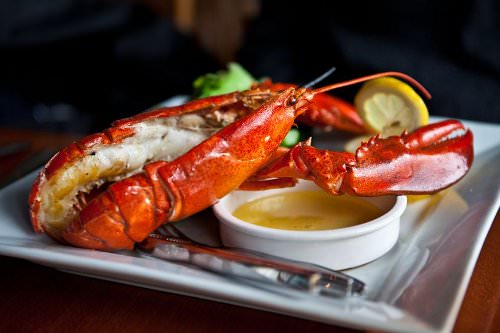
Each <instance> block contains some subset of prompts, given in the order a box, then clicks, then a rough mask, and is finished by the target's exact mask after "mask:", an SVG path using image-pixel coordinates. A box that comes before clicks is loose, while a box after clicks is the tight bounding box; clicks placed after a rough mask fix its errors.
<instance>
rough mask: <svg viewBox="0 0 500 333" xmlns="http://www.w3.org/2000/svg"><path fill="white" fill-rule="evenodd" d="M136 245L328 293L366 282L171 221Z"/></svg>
mask: <svg viewBox="0 0 500 333" xmlns="http://www.w3.org/2000/svg"><path fill="white" fill-rule="evenodd" d="M138 249H139V250H141V251H142V252H143V253H145V254H146V255H148V256H153V257H156V258H161V259H164V260H169V261H177V262H183V263H188V264H192V265H195V266H197V267H200V268H202V269H204V270H208V271H211V272H213V273H218V274H221V275H223V276H226V277H230V278H233V279H238V280H250V281H261V282H267V283H269V282H270V283H272V284H274V285H278V286H284V287H287V288H291V289H294V290H299V291H304V292H308V293H311V294H315V295H325V296H329V297H346V296H353V295H355V294H362V293H363V291H364V287H365V284H364V283H363V282H362V281H360V280H358V279H356V278H354V277H352V276H349V275H347V274H345V273H342V272H338V271H334V270H331V269H328V268H325V267H322V266H318V265H314V264H310V263H305V262H300V261H295V260H290V259H285V258H281V257H276V256H272V255H268V254H264V253H261V252H256V251H251V250H246V249H239V248H230V247H224V246H209V245H205V244H201V243H199V242H197V241H195V240H193V239H191V238H189V237H188V236H187V235H186V234H185V233H183V232H182V231H180V230H179V229H178V228H177V227H175V226H174V225H173V224H172V223H167V224H164V225H162V226H160V227H159V228H158V229H157V230H156V231H155V232H153V233H151V234H150V235H149V236H148V237H147V238H146V239H145V240H144V241H143V242H142V243H140V244H139V246H138Z"/></svg>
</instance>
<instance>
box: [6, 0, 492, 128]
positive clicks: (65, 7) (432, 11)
mask: <svg viewBox="0 0 500 333" xmlns="http://www.w3.org/2000/svg"><path fill="white" fill-rule="evenodd" d="M228 61H237V62H239V63H241V64H242V65H243V66H244V67H245V68H247V69H248V70H249V71H250V72H251V73H252V74H254V76H256V77H263V76H270V77H272V78H273V79H274V80H275V81H285V82H295V83H305V82H307V81H309V80H311V79H313V78H314V77H316V76H317V75H319V74H320V73H322V72H323V71H325V70H326V69H328V68H330V67H331V66H333V65H335V66H336V67H337V68H338V70H337V72H336V73H335V74H334V76H332V77H330V78H329V79H328V80H327V82H334V81H340V80H343V79H349V78H354V77H356V76H361V75H366V74H372V73H375V72H379V71H388V70H391V71H392V70H394V71H402V72H405V73H407V74H409V75H411V76H413V77H414V78H416V79H417V80H419V81H420V82H421V83H423V84H424V86H426V87H427V88H428V89H429V90H430V91H431V93H432V94H433V99H432V100H431V101H430V102H429V109H430V113H431V114H432V115H441V116H447V117H456V118H464V119H471V120H478V121H487V122H496V123H499V122H500V100H499V98H500V2H498V1H496V0H480V1H479V0H478V1H472V0H458V1H452V0H441V1H432V0H417V1H397V0H393V1H387V0H380V1H342V2H340V1H323V2H321V1H312V0H309V1H302V2H292V1H258V0H233V1H231V0H214V1H209V0H205V1H203V0H198V1H197V0H177V1H174V0H171V1H168V0H135V1H133V0H50V1H49V0H46V1H43V0H0V126H1V127H16V128H32V129H40V130H58V131H64V132H72V133H79V134H84V133H89V132H93V131H96V130H100V129H103V128H105V127H107V126H109V124H110V123H111V121H113V120H114V119H117V118H122V117H126V116H130V115H133V114H135V113H137V112H140V111H142V110H144V109H146V108H148V107H150V106H151V105H154V104H156V103H158V102H161V101H163V100H165V99H167V98H168V97H170V96H173V95H176V94H190V93H191V92H192V81H193V80H194V79H195V78H196V77H197V76H199V75H200V74H203V73H206V72H213V71H217V70H219V69H221V68H224V67H225V64H226V63H227V62H228ZM354 91H355V90H354V89H353V88H347V89H344V90H342V91H338V92H336V93H338V94H340V95H343V96H344V97H346V98H351V97H352V95H353V93H354Z"/></svg>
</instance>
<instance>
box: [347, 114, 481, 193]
mask: <svg viewBox="0 0 500 333" xmlns="http://www.w3.org/2000/svg"><path fill="white" fill-rule="evenodd" d="M472 141H473V137H472V133H471V131H470V130H466V129H465V127H464V126H463V125H462V123H460V122H459V121H456V120H447V121H443V122H439V123H435V124H431V125H428V126H425V127H422V128H420V129H418V130H416V131H415V132H413V133H411V134H406V133H403V135H401V136H400V137H396V136H394V137H389V138H386V139H381V138H379V137H374V138H372V139H370V140H369V141H368V142H367V143H363V144H362V146H361V147H359V148H358V149H357V151H356V155H355V157H356V163H355V166H353V167H350V166H348V172H347V173H346V175H345V178H344V181H343V183H342V190H341V192H344V193H350V194H355V195H362V196H376V195H385V194H424V193H435V192H437V191H439V190H442V189H444V188H446V187H448V186H451V185H453V184H454V183H456V182H457V181H458V180H460V179H461V178H462V177H463V176H464V175H465V174H466V173H467V171H468V170H469V169H470V167H471V165H472V160H473V155H474V153H473V145H472Z"/></svg>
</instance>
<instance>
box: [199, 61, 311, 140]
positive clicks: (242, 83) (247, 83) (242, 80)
mask: <svg viewBox="0 0 500 333" xmlns="http://www.w3.org/2000/svg"><path fill="white" fill-rule="evenodd" d="M255 82H257V80H256V79H255V78H254V77H253V76H252V75H251V74H250V73H248V72H247V71H246V70H245V69H244V68H243V67H242V66H241V65H240V64H237V63H235V62H231V63H229V64H228V65H227V70H222V71H218V72H217V73H208V74H205V75H202V76H200V77H198V78H197V79H196V80H195V81H194V82H193V87H194V93H193V97H194V98H203V97H209V96H217V95H222V94H227V93H231V92H233V91H243V90H247V89H250V87H251V86H252V84H254V83H255ZM300 139H301V132H300V131H299V130H298V129H297V128H292V129H291V130H290V131H289V132H288V134H287V135H286V137H285V139H284V140H283V142H282V143H281V145H282V146H284V147H293V146H295V145H296V144H297V143H298V142H299V141H300Z"/></svg>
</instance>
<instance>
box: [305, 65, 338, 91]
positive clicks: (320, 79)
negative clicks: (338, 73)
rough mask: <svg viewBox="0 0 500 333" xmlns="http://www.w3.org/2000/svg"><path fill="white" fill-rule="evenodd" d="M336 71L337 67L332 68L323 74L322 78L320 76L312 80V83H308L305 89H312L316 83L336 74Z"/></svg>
mask: <svg viewBox="0 0 500 333" xmlns="http://www.w3.org/2000/svg"><path fill="white" fill-rule="evenodd" d="M336 69H337V67H335V66H333V67H332V68H330V69H329V70H327V71H326V72H324V73H323V74H321V75H320V76H318V77H317V78H315V79H314V80H312V81H311V82H309V83H306V84H305V85H304V86H303V88H310V87H312V86H314V85H315V84H316V83H318V82H321V81H323V80H324V79H326V78H327V77H328V76H330V75H331V74H332V73H333V72H335V70H336Z"/></svg>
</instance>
